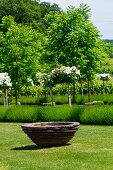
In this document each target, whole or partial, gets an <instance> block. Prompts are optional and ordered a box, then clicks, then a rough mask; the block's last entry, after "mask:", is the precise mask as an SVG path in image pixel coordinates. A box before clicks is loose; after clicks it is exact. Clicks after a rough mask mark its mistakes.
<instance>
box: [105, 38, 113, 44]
mask: <svg viewBox="0 0 113 170" xmlns="http://www.w3.org/2000/svg"><path fill="white" fill-rule="evenodd" d="M105 41H106V42H107V43H110V44H113V40H109V39H105Z"/></svg>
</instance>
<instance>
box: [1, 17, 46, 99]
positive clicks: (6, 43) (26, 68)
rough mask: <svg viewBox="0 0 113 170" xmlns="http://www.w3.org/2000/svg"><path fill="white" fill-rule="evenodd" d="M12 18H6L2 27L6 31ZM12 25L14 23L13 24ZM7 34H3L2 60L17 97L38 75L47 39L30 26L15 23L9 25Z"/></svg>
mask: <svg viewBox="0 0 113 170" xmlns="http://www.w3.org/2000/svg"><path fill="white" fill-rule="evenodd" d="M11 19H12V17H11V18H10V17H4V18H3V22H2V25H1V27H2V28H5V29H6V25H7V24H5V23H7V22H8V20H9V22H10V21H11ZM11 23H12V22H11ZM7 26H8V27H7V32H5V33H2V32H1V35H2V37H3V38H2V41H1V46H0V50H1V54H0V60H1V61H2V64H3V68H4V69H3V71H4V72H7V73H8V74H9V76H10V78H11V82H12V87H13V88H14V89H15V95H16V96H17V92H18V90H19V89H20V87H21V86H22V85H23V84H24V85H25V84H26V83H27V82H28V78H31V77H33V76H34V75H36V72H37V68H38V69H39V67H40V63H39V61H40V60H41V59H40V58H41V55H42V53H43V45H44V43H45V42H46V39H45V38H44V36H43V35H42V34H40V33H39V32H37V31H36V30H33V29H32V28H31V27H29V26H22V25H17V24H16V23H13V24H12V25H10V27H9V25H7Z"/></svg>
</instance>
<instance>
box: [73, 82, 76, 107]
mask: <svg viewBox="0 0 113 170" xmlns="http://www.w3.org/2000/svg"><path fill="white" fill-rule="evenodd" d="M75 96H76V87H75V81H73V104H75Z"/></svg>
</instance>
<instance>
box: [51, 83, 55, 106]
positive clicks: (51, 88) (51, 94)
mask: <svg viewBox="0 0 113 170" xmlns="http://www.w3.org/2000/svg"><path fill="white" fill-rule="evenodd" d="M50 96H51V103H52V106H53V105H54V104H53V93H52V86H51V85H50Z"/></svg>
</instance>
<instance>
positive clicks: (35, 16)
mask: <svg viewBox="0 0 113 170" xmlns="http://www.w3.org/2000/svg"><path fill="white" fill-rule="evenodd" d="M8 15H11V16H13V17H14V18H15V22H17V23H26V24H29V23H33V22H39V21H40V18H41V11H40V5H39V2H38V1H37V0H0V21H1V19H2V18H3V17H4V16H8Z"/></svg>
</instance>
